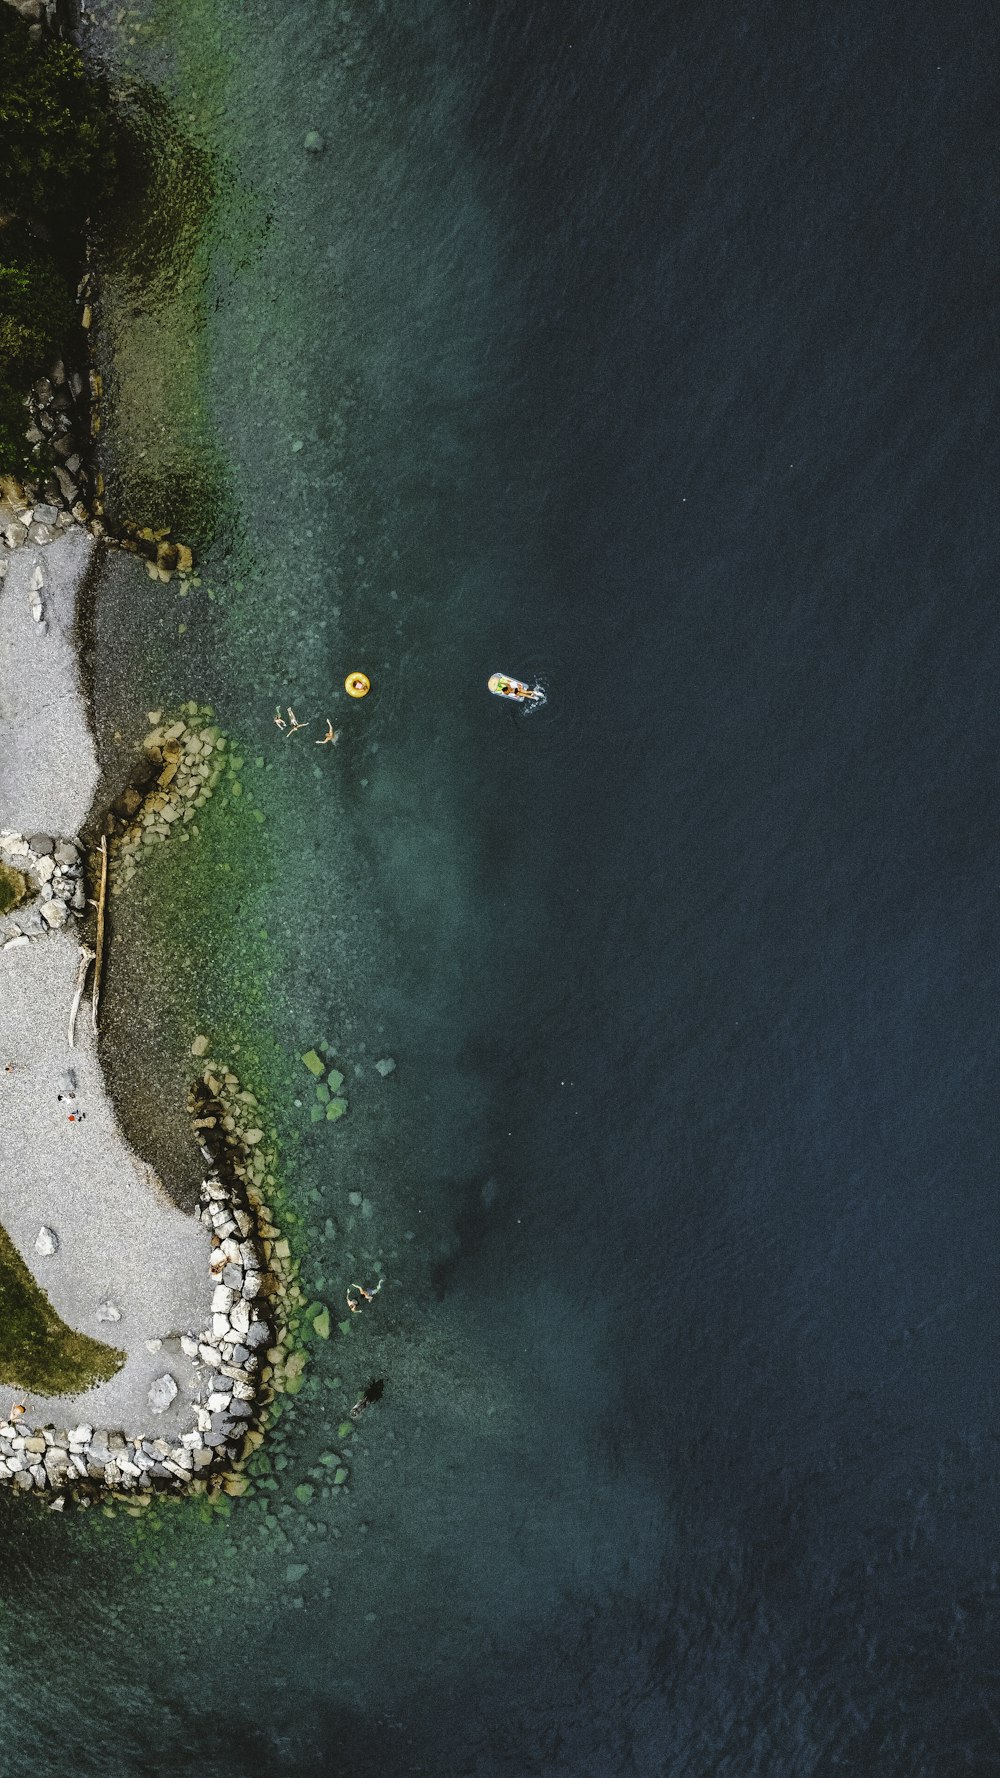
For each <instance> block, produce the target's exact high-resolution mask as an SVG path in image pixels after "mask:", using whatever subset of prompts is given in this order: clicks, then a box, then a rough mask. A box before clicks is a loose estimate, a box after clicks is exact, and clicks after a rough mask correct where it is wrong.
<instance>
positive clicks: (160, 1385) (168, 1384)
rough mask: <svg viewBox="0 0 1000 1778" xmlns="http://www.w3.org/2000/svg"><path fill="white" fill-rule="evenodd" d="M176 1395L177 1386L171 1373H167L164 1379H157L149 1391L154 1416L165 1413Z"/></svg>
mask: <svg viewBox="0 0 1000 1778" xmlns="http://www.w3.org/2000/svg"><path fill="white" fill-rule="evenodd" d="M176 1394H177V1384H176V1383H175V1382H174V1379H173V1377H172V1376H171V1375H170V1373H169V1371H165V1372H164V1374H163V1376H162V1377H157V1379H156V1382H155V1383H154V1384H153V1386H152V1388H151V1389H150V1391H149V1397H148V1399H149V1405H150V1407H151V1408H152V1410H153V1412H154V1414H163V1413H165V1412H166V1410H167V1408H168V1407H169V1406H170V1403H171V1402H172V1401H173V1399H174V1396H175V1395H176Z"/></svg>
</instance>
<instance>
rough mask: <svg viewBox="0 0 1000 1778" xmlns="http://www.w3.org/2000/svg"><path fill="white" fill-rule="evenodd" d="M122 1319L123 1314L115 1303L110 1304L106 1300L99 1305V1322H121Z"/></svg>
mask: <svg viewBox="0 0 1000 1778" xmlns="http://www.w3.org/2000/svg"><path fill="white" fill-rule="evenodd" d="M121 1318H122V1312H121V1310H120V1309H116V1308H115V1305H114V1303H112V1302H108V1301H107V1299H105V1301H104V1302H103V1303H98V1305H97V1319H98V1321H120V1320H121Z"/></svg>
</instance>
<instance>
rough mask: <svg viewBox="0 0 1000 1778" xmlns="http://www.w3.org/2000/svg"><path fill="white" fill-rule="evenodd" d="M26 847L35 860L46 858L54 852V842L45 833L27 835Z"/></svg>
mask: <svg viewBox="0 0 1000 1778" xmlns="http://www.w3.org/2000/svg"><path fill="white" fill-rule="evenodd" d="M28 845H29V847H30V849H31V851H32V852H34V854H35V857H36V858H46V857H48V855H49V853H51V852H53V851H54V850H55V842H54V841H53V839H52V837H51V835H50V834H47V833H29V835H28Z"/></svg>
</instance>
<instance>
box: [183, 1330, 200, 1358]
mask: <svg viewBox="0 0 1000 1778" xmlns="http://www.w3.org/2000/svg"><path fill="white" fill-rule="evenodd" d="M181 1351H182V1352H183V1354H184V1356H185V1358H197V1356H198V1342H197V1340H193V1339H192V1338H191V1335H190V1334H181Z"/></svg>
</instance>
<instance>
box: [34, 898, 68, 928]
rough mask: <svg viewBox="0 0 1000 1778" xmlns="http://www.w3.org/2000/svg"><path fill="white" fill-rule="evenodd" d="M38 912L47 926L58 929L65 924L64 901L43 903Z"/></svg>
mask: <svg viewBox="0 0 1000 1778" xmlns="http://www.w3.org/2000/svg"><path fill="white" fill-rule="evenodd" d="M39 912H40V913H41V916H42V919H43V920H44V921H45V922H46V924H47V925H49V926H52V927H59V926H65V924H66V903H65V902H64V901H43V902H42V905H41V908H40V909H39Z"/></svg>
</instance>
